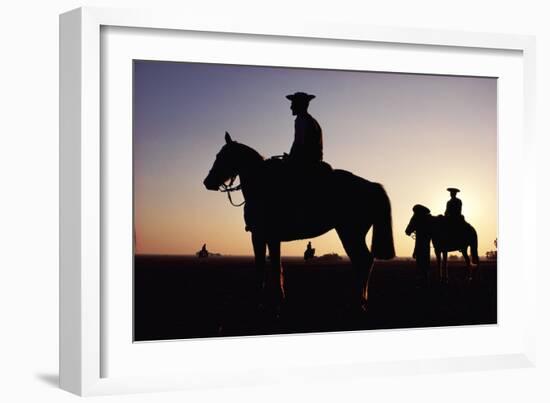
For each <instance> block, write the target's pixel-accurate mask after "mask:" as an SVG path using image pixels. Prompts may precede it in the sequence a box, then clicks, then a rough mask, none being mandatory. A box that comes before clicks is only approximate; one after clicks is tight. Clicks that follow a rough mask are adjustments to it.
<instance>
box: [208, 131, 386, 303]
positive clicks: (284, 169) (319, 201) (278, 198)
mask: <svg viewBox="0 0 550 403" xmlns="http://www.w3.org/2000/svg"><path fill="white" fill-rule="evenodd" d="M225 142H226V144H225V145H224V146H223V147H222V149H221V150H220V152H219V153H218V154H217V156H216V160H215V161H214V165H213V166H212V169H211V170H210V172H209V173H208V176H207V177H206V179H205V180H204V185H205V186H206V188H207V189H208V190H222V191H223V190H225V191H227V190H231V189H228V185H226V184H225V183H226V182H227V181H230V185H229V186H231V185H232V183H233V181H234V179H235V178H236V176H239V178H240V182H241V185H240V186H239V187H235V188H233V189H237V188H238V189H242V192H243V197H244V199H245V202H246V203H245V207H244V218H245V223H246V228H247V230H249V231H250V232H251V235H252V245H253V248H254V257H255V264H256V273H257V284H258V288H259V290H262V292H263V293H268V295H269V296H270V297H271V300H272V301H274V306H275V307H277V309H278V307H279V306H280V304H281V303H282V301H283V299H284V297H285V291H284V275H283V270H282V267H281V242H283V241H293V240H298V239H308V238H313V237H316V236H319V235H322V234H324V233H326V232H327V231H329V230H331V229H336V232H337V233H338V236H339V237H340V240H341V241H342V244H343V246H344V249H345V251H346V253H347V255H348V256H349V258H350V260H351V262H352V264H353V267H354V269H355V272H356V274H357V281H356V290H355V292H356V294H355V295H357V297H358V303H359V304H360V306H361V307H362V308H363V309H365V306H366V305H365V304H366V301H367V296H368V280H369V276H370V273H371V269H372V266H373V262H374V258H377V259H391V258H393V257H394V256H395V251H394V245H393V234H392V220H391V207H390V200H389V198H388V196H387V194H386V192H385V191H384V188H383V187H382V186H381V185H380V184H378V183H373V182H369V181H367V180H365V179H362V178H360V177H358V176H355V175H353V174H351V173H349V172H346V171H342V170H334V171H332V170H330V172H326V173H324V176H322V181H319V180H317V181H314V182H315V186H312V185H311V184H310V181H309V179H311V178H310V177H309V178H308V180H306V179H304V180H303V181H300V180H299V179H296V178H300V173H299V172H297V170H298V168H296V170H295V171H294V172H291V170H290V169H289V168H288V166H289V165H288V164H289V162H285V161H281V160H274V159H268V160H264V158H263V157H262V156H261V155H260V154H259V153H258V152H256V151H255V150H254V149H252V148H251V147H248V146H246V145H244V144H240V143H237V142H236V141H233V140H232V139H231V136H229V134H228V133H226V134H225ZM220 187H224V189H220ZM371 227H373V237H372V245H371V246H372V252H371V251H369V249H368V247H367V245H366V243H365V236H366V235H367V232H368V231H369V229H370V228H371ZM266 246H267V248H268V249H269V256H270V263H271V270H265V262H266Z"/></svg>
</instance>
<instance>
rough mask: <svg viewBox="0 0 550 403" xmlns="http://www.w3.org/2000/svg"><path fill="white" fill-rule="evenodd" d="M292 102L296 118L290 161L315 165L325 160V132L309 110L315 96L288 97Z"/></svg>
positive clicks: (295, 95)
mask: <svg viewBox="0 0 550 403" xmlns="http://www.w3.org/2000/svg"><path fill="white" fill-rule="evenodd" d="M286 97H287V99H289V100H290V101H291V105H290V109H291V110H292V114H293V115H295V116H296V120H295V121H294V142H293V143H292V147H291V149H290V154H289V159H290V161H292V162H294V163H298V164H315V163H318V162H320V161H322V160H323V131H322V130H321V126H320V125H319V123H318V122H317V121H316V120H315V118H314V117H313V116H311V115H310V114H309V113H308V111H307V109H308V107H309V102H310V101H311V100H312V99H313V98H315V95H310V94H306V93H305V92H296V93H294V94H291V95H287V96H286Z"/></svg>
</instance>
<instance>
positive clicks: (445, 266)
mask: <svg viewBox="0 0 550 403" xmlns="http://www.w3.org/2000/svg"><path fill="white" fill-rule="evenodd" d="M441 267H442V271H443V277H442V278H441V282H442V283H445V284H447V283H449V266H448V264H447V252H445V251H444V252H443V260H442V262H441Z"/></svg>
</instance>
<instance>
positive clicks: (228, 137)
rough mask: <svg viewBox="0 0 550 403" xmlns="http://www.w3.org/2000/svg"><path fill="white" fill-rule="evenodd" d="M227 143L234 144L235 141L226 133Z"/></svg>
mask: <svg viewBox="0 0 550 403" xmlns="http://www.w3.org/2000/svg"><path fill="white" fill-rule="evenodd" d="M225 142H226V143H227V144H229V143H232V142H233V139H232V138H231V136H230V135H229V133H227V132H225Z"/></svg>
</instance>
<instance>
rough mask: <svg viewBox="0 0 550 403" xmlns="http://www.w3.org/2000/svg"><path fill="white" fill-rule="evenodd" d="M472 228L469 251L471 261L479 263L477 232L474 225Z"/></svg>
mask: <svg viewBox="0 0 550 403" xmlns="http://www.w3.org/2000/svg"><path fill="white" fill-rule="evenodd" d="M470 227H471V228H472V235H471V237H472V238H471V239H470V253H471V254H472V262H473V263H474V264H479V255H478V254H477V232H476V230H475V229H474V227H472V226H470Z"/></svg>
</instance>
